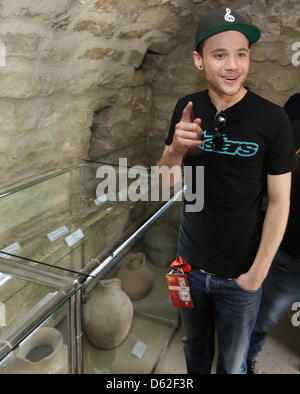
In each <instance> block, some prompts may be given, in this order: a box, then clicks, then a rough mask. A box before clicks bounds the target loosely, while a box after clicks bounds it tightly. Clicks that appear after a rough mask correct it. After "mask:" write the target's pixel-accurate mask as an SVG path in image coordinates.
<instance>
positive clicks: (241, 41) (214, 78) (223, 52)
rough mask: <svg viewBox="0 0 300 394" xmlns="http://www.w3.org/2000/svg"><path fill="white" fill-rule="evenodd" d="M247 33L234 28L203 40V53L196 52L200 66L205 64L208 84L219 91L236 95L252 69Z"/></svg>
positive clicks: (195, 57) (204, 68)
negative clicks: (250, 67)
mask: <svg viewBox="0 0 300 394" xmlns="http://www.w3.org/2000/svg"><path fill="white" fill-rule="evenodd" d="M249 55H250V49H249V41H248V39H247V37H246V36H245V35H244V34H242V33H240V32H238V31H234V30H228V31H224V32H221V33H218V34H215V35H213V36H212V37H209V38H208V39H206V40H205V42H204V44H203V50H202V57H201V56H199V54H198V53H197V52H194V62H195V65H196V67H199V66H200V65H201V66H203V71H204V73H205V77H206V80H207V83H208V87H209V88H210V89H212V90H214V91H216V93H218V94H223V95H226V96H235V95H236V94H238V93H239V91H240V89H241V88H242V87H243V84H244V82H245V80H246V79H247V75H248V72H249V64H250V56H249Z"/></svg>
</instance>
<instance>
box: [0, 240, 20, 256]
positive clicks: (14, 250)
mask: <svg viewBox="0 0 300 394" xmlns="http://www.w3.org/2000/svg"><path fill="white" fill-rule="evenodd" d="M1 250H2V251H3V252H6V253H11V254H16V253H17V252H20V250H21V246H20V244H18V242H15V243H13V244H11V245H9V246H7V247H6V248H4V249H1ZM0 257H3V258H4V259H11V258H12V256H9V255H7V254H3V253H0Z"/></svg>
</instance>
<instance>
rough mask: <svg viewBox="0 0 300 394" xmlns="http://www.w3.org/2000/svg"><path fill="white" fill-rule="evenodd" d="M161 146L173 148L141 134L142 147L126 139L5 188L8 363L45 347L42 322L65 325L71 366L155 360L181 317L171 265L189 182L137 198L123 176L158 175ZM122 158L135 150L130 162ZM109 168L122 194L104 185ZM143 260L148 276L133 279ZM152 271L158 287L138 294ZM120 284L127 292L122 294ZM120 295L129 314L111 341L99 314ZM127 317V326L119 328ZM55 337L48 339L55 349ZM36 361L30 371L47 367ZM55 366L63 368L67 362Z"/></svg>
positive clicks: (1, 359)
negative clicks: (135, 172) (170, 284)
mask: <svg viewBox="0 0 300 394" xmlns="http://www.w3.org/2000/svg"><path fill="white" fill-rule="evenodd" d="M155 144H156V145H155ZM155 146H157V147H156V148H155ZM158 146H160V148H162V149H163V144H161V143H158V142H157V141H152V142H151V141H149V139H143V140H142V141H136V144H135V146H134V147H132V145H131V146H129V145H124V146H123V147H120V148H119V149H118V150H115V151H111V152H105V153H103V155H102V156H99V158H96V160H95V161H92V160H86V161H83V162H81V163H78V164H76V165H74V166H72V167H70V168H66V169H63V170H59V171H55V172H52V173H49V174H47V175H46V176H43V177H40V178H36V179H31V181H30V182H26V183H24V184H18V185H16V186H15V187H14V188H11V189H10V190H6V191H3V192H1V193H0V215H1V218H2V226H1V230H0V307H2V309H3V310H4V311H5V314H6V316H5V324H3V325H2V326H0V373H11V371H13V370H15V371H17V368H19V367H17V366H16V364H14V362H13V360H15V358H16V352H18V354H21V353H22V351H21V350H22V349H25V350H26V351H25V350H24V352H23V353H26V352H27V353H28V354H29V353H30V352H31V354H29V358H31V356H32V353H33V354H34V355H36V354H37V353H38V352H37V351H36V350H32V349H31V350H30V351H29V350H28V349H29V348H30V346H29V345H28V344H29V343H31V342H33V343H41V341H40V338H41V337H42V336H43V335H42V334H41V333H40V332H41V331H42V332H46V329H50V328H53V329H55V330H58V332H59V335H58V334H57V333H56V334H57V335H56V334H53V335H54V337H55V335H56V339H53V341H54V342H55V341H57V342H60V343H63V344H65V346H66V348H64V349H65V350H66V349H67V353H68V365H67V366H66V364H65V363H64V362H61V363H62V364H64V368H67V369H68V371H69V372H71V373H82V372H84V373H150V372H151V371H152V370H153V368H154V366H155V363H156V362H157V360H158V358H159V356H160V354H161V352H162V351H163V349H164V346H165V345H166V343H167V342H168V341H169V340H170V338H171V336H172V335H173V333H174V330H175V329H176V327H177V324H178V311H177V310H176V309H175V308H173V307H172V305H171V303H170V300H169V296H168V290H167V285H166V279H165V274H166V273H167V272H168V271H169V265H170V263H171V261H172V260H173V259H174V258H175V257H176V247H177V233H178V225H179V216H180V209H181V208H180V206H181V199H180V197H181V193H182V191H181V192H179V193H177V194H176V195H174V194H173V195H170V198H169V200H168V201H163V200H161V199H158V200H155V201H151V199H150V198H148V199H144V200H143V199H139V200H137V201H132V200H130V199H124V198H120V195H121V194H122V193H123V192H124V189H122V185H121V183H120V177H122V176H123V177H124V173H125V174H126V175H125V176H126V177H127V180H126V183H127V185H128V187H129V188H130V186H133V185H134V182H136V180H134V177H132V176H131V177H130V176H128V174H129V175H130V170H132V169H134V168H135V169H137V168H141V167H143V168H144V169H146V171H147V176H149V178H148V179H147V182H150V181H151V166H152V165H155V164H156V162H157V160H158V159H159V157H160V154H161V153H160V151H159V149H158ZM137 148H138V149H137ZM147 149H148V150H147ZM141 151H142V152H143V154H140V152H141ZM137 152H138V153H139V155H137V154H136V153H137ZM119 158H123V159H124V158H127V160H126V162H125V161H123V162H122V163H121V164H122V165H120V162H119ZM137 164H139V166H140V167H137ZM123 165H124V166H123ZM99 169H100V173H101V174H102V175H103V173H105V171H106V172H107V171H108V172H107V174H109V171H111V170H112V172H114V174H115V176H116V178H119V182H117V183H116V188H115V190H116V193H117V194H116V195H117V198H116V199H114V198H112V199H111V198H110V197H111V195H109V193H108V194H103V188H102V189H101V190H102V191H101V193H99V182H101V179H100V177H99ZM124 170H125V171H124ZM112 179H113V178H112ZM123 179H124V178H123ZM148 191H149V190H148ZM103 195H104V196H105V198H102V197H103ZM140 195H141V194H140ZM107 197H109V198H107ZM133 267H134V268H133ZM138 268H139V269H138ZM140 269H142V271H143V272H141V275H142V276H141V277H139V276H137V279H134V280H133V282H132V278H133V275H138V274H139V271H140ZM126 270H127V271H128V270H131V271H130V272H129V274H128V272H126ZM126 278H127V279H126ZM126 280H127V281H128V280H129V282H128V283H127V284H126ZM145 281H146V282H147V281H148V285H147V286H148V288H147V289H148V290H147V291H146V292H144V293H143V294H142V295H139V296H137V295H132V294H131V290H132V289H134V288H135V287H136V286H135V285H136V284H140V285H141V283H144V282H145ZM147 286H146V287H147ZM140 290H141V289H140ZM101 291H102V292H106V293H107V297H108V304H107V305H108V306H107V305H106V304H105V302H104V299H105V298H104V297H103V295H101ZM113 291H114V292H116V293H118V294H119V295H121V296H122V297H123V298H124V299H123V301H115V302H114V301H113V300H114V296H113V295H112V292H113ZM99 294H100V295H99ZM124 302H125V304H123V303H124ZM114 305H115V306H116V313H117V315H118V311H120V310H126V308H127V312H128V316H127V317H126V316H125V317H120V316H117V317H116V321H115V322H114V323H111V326H110V327H109V328H108V331H109V335H108V337H110V338H113V337H114V335H115V336H116V338H115V339H114V340H113V343H108V344H105V340H104V339H103V338H105V335H106V336H107V332H106V334H103V338H102V339H103V340H104V343H103V340H102V339H101V338H100V339H99V332H100V331H101V330H100V329H99V327H97V324H99V322H100V323H101V322H103V321H104V320H105V319H106V320H110V319H112V316H113V314H112V310H113V309H112V308H113V307H114ZM118 305H119V308H118V307H117V306H118ZM120 305H121V307H120ZM126 305H127V306H126ZM125 306H126V307H125ZM107 308H108V310H109V311H110V314H109V318H108V317H107V316H106V317H104V318H103V315H101V314H100V315H99V316H98V317H97V318H94V317H95V316H97V313H96V312H94V311H97V312H101V313H105V311H106V310H107ZM0 310H1V309H0ZM106 313H107V311H106ZM118 319H119V320H118ZM120 319H121V320H120ZM122 319H123V320H122ZM118 322H119V323H118ZM120 322H122V324H120ZM0 323H1V315H0ZM118 327H119V328H122V327H127V330H125V332H123V333H118V332H117V331H118ZM100 328H101V327H100ZM102 328H103V327H102ZM95 330H96V332H97V333H98V334H97V335H96V337H95V336H94V334H93V331H95ZM48 331H49V330H48ZM50 331H51V330H50ZM52 331H53V330H52ZM115 331H116V332H115ZM97 336H98V338H97ZM100 336H101V335H100ZM99 341H100V342H99ZM54 342H53V343H54ZM27 345H28V346H27ZM51 346H52V347H53V346H54V345H53V344H52V345H51ZM51 346H50V345H49V344H43V343H42V345H41V347H42V349H40V350H41V353H42V354H44V355H45V356H44V358H45V359H47V357H48V355H49V354H48V353H49V351H50V350H49V349H50V347H51ZM21 348H22V349H21ZM47 352H48V353H47ZM23 353H22V354H23ZM27 353H26V354H27ZM29 361H30V360H29ZM14 365H15V366H14ZM53 365H54V364H53ZM31 367H32V368H31V369H32V372H29V373H43V371H44V369H43V368H44V367H41V368H40V370H39V369H38V368H35V367H36V365H35V366H34V367H33V366H31ZM25 369H26V368H25ZM29 369H30V368H29ZM29 369H27V370H28V371H29ZM56 369H57V372H55V371H56ZM65 370H66V369H64V371H65ZM16 373H17V372H16ZM20 373H21V372H20ZM24 373H26V372H24ZM47 373H59V371H58V366H57V365H56V364H55V365H54V366H50V367H49V368H48V372H47Z"/></svg>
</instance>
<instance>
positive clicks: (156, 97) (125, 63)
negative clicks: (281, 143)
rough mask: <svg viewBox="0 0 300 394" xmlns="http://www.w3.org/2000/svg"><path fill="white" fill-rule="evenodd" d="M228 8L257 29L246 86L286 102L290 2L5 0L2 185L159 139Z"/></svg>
mask: <svg viewBox="0 0 300 394" xmlns="http://www.w3.org/2000/svg"><path fill="white" fill-rule="evenodd" d="M224 6H225V7H226V6H229V7H231V8H232V9H235V10H237V11H238V12H240V13H241V14H242V15H244V16H245V17H246V18H247V19H248V20H249V21H251V22H253V23H255V24H257V25H258V26H259V27H261V29H262V31H263V34H262V38H261V40H260V42H259V43H258V44H257V45H255V46H254V47H253V49H252V59H253V60H252V64H251V71H250V74H249V80H248V86H249V87H250V88H252V89H253V90H255V91H256V92H257V93H259V94H262V95H263V96H265V97H267V98H269V99H271V100H273V101H275V102H276V103H278V104H283V103H284V102H285V101H286V99H287V98H288V97H289V96H290V95H291V94H293V93H295V92H297V91H299V85H300V77H299V67H296V66H295V65H293V64H292V56H293V55H294V58H295V56H296V60H297V56H298V59H300V54H299V55H297V50H298V51H299V49H300V43H299V41H300V3H299V1H297V0H278V1H271V0H250V1H249V2H247V4H245V2H244V1H242V0H232V1H230V5H228V2H226V1H223V0H214V1H204V0H53V1H51V2H49V1H47V0H22V1H20V0H0V21H1V23H0V41H1V43H3V44H4V46H5V50H6V56H5V64H4V65H3V64H1V66H0V86H1V89H0V188H1V189H3V188H5V187H7V186H8V185H11V184H13V183H16V182H18V181H20V180H24V179H25V180H26V178H27V177H30V176H32V175H37V174H40V173H45V172H48V171H50V170H53V169H56V168H61V167H66V166H69V165H71V164H73V163H75V162H77V161H79V160H80V159H83V158H86V157H88V156H89V157H91V158H95V157H98V156H99V155H100V154H101V152H103V150H105V149H107V148H111V147H116V146H119V144H121V143H124V142H126V141H127V140H132V139H135V138H136V137H138V136H142V135H154V136H160V137H163V138H164V137H165V136H166V133H167V130H168V125H169V120H170V116H171V113H172V110H173V107H174V105H175V103H176V101H177V99H178V97H180V96H182V95H184V94H187V93H190V92H192V91H196V90H198V89H203V88H205V83H204V80H203V76H202V75H201V74H200V73H199V71H198V72H197V70H196V69H195V68H194V66H193V62H192V50H193V38H194V33H195V29H196V26H197V22H198V20H199V18H200V16H202V15H204V14H205V13H207V12H209V11H211V10H213V9H216V8H219V7H224ZM297 42H298V43H299V47H297ZM293 45H294V47H293ZM295 45H296V46H295ZM292 48H294V49H292ZM0 55H1V54H0Z"/></svg>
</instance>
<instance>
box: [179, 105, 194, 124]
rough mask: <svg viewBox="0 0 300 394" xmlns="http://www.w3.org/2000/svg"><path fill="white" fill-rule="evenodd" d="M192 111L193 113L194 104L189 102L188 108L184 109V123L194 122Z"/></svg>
mask: <svg viewBox="0 0 300 394" xmlns="http://www.w3.org/2000/svg"><path fill="white" fill-rule="evenodd" d="M192 111H193V102H192V101H189V102H188V103H187V106H186V107H185V108H184V110H183V111H182V116H181V120H182V121H183V122H192V119H191V117H192Z"/></svg>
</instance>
